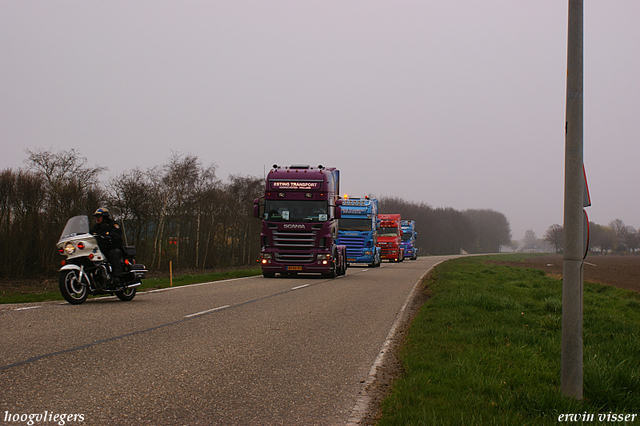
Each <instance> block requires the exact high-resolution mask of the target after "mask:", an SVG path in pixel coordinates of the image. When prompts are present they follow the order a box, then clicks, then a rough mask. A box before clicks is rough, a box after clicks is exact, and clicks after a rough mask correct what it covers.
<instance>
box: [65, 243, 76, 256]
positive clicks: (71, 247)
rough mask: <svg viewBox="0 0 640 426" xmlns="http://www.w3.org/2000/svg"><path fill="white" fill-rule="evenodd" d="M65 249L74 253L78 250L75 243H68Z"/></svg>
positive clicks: (69, 252) (68, 252)
mask: <svg viewBox="0 0 640 426" xmlns="http://www.w3.org/2000/svg"><path fill="white" fill-rule="evenodd" d="M64 251H66V252H67V254H73V253H74V252H75V251H76V248H75V246H74V245H73V244H71V243H67V244H65V245H64Z"/></svg>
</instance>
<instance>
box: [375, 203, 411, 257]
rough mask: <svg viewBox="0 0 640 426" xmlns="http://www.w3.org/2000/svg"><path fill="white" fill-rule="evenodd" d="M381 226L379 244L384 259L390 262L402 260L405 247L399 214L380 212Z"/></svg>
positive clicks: (379, 228)
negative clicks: (402, 244)
mask: <svg viewBox="0 0 640 426" xmlns="http://www.w3.org/2000/svg"><path fill="white" fill-rule="evenodd" d="M378 219H379V220H380V226H379V227H378V244H377V246H379V247H380V251H381V252H382V259H387V260H389V261H390V262H402V261H403V260H404V249H403V248H402V247H401V246H400V243H401V242H402V229H401V227H400V215H399V214H379V215H378Z"/></svg>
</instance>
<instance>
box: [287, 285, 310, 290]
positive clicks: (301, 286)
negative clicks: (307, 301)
mask: <svg viewBox="0 0 640 426" xmlns="http://www.w3.org/2000/svg"><path fill="white" fill-rule="evenodd" d="M304 287H309V284H304V285H299V286H298V287H293V288H291V290H297V289H299V288H304Z"/></svg>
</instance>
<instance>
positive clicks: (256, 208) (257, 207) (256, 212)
mask: <svg viewBox="0 0 640 426" xmlns="http://www.w3.org/2000/svg"><path fill="white" fill-rule="evenodd" d="M253 217H260V198H256V199H255V200H253Z"/></svg>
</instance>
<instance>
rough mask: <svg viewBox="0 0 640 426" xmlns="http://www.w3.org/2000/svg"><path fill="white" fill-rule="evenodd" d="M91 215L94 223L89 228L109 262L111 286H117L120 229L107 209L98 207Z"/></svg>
mask: <svg viewBox="0 0 640 426" xmlns="http://www.w3.org/2000/svg"><path fill="white" fill-rule="evenodd" d="M93 216H94V217H95V218H96V224H95V225H93V227H92V228H91V233H92V234H93V235H96V236H98V237H101V238H97V240H98V246H99V247H100V250H101V251H102V252H103V253H104V254H105V255H106V256H107V259H109V263H110V264H111V271H112V276H113V286H114V288H117V287H118V286H119V285H120V281H121V278H122V249H121V247H122V229H121V228H120V225H118V223H117V222H116V221H114V220H113V219H111V214H110V213H109V210H107V209H106V208H104V207H100V208H99V209H98V210H96V211H95V213H94V214H93Z"/></svg>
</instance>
